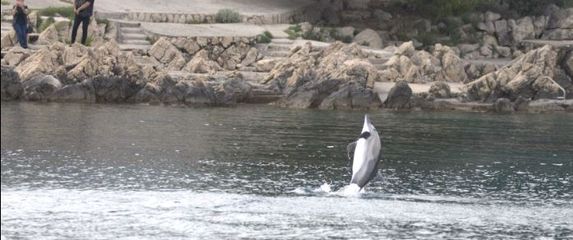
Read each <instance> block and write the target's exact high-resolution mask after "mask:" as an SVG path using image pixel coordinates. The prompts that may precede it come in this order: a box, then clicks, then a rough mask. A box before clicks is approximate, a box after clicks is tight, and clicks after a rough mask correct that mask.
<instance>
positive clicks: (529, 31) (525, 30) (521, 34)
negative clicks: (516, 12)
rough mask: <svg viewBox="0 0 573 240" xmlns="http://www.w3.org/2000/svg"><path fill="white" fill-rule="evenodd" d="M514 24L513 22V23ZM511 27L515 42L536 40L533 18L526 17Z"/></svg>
mask: <svg viewBox="0 0 573 240" xmlns="http://www.w3.org/2000/svg"><path fill="white" fill-rule="evenodd" d="M511 23H512V24H513V23H514V22H513V21H512V22H511ZM510 27H511V34H512V37H513V40H514V41H518V42H519V41H521V40H525V39H535V26H534V25H533V19H532V18H531V17H524V18H521V19H519V20H517V21H516V22H515V25H513V26H510Z"/></svg>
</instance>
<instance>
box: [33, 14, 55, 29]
mask: <svg viewBox="0 0 573 240" xmlns="http://www.w3.org/2000/svg"><path fill="white" fill-rule="evenodd" d="M55 22H56V20H54V18H53V17H49V18H47V19H46V20H44V19H42V18H40V17H39V18H38V21H37V23H36V25H37V26H36V28H37V29H38V32H39V33H41V32H43V31H44V30H46V28H48V27H49V26H50V25H52V24H54V23H55Z"/></svg>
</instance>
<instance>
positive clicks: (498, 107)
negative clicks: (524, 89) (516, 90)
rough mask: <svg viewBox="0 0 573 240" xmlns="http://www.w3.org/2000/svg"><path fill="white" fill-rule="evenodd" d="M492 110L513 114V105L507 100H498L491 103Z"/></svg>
mask: <svg viewBox="0 0 573 240" xmlns="http://www.w3.org/2000/svg"><path fill="white" fill-rule="evenodd" d="M493 110H494V111H495V112H498V113H507V112H513V111H514V108H513V104H512V103H511V100H509V99H507V98H499V99H497V100H495V102H494V103H493Z"/></svg>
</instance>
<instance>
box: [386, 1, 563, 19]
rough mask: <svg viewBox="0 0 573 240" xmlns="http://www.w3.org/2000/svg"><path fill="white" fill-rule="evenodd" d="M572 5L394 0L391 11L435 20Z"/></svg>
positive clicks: (536, 12) (534, 12) (528, 12)
mask: <svg viewBox="0 0 573 240" xmlns="http://www.w3.org/2000/svg"><path fill="white" fill-rule="evenodd" d="M549 4H555V5H557V6H560V7H572V6H573V0H542V1H541V0H393V1H392V2H391V4H390V5H389V9H388V11H389V12H410V13H416V14H419V15H420V16H422V17H425V18H431V19H434V20H438V19H442V18H446V17H450V16H464V15H465V14H468V13H469V12H471V11H475V10H480V11H487V10H492V11H495V12H499V13H504V15H521V16H523V15H539V14H541V13H542V12H543V10H544V8H545V6H547V5H549Z"/></svg>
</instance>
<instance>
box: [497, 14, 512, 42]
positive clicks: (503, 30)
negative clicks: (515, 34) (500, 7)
mask: <svg viewBox="0 0 573 240" xmlns="http://www.w3.org/2000/svg"><path fill="white" fill-rule="evenodd" d="M495 33H496V35H497V40H498V42H499V44H501V45H504V46H509V45H511V43H512V41H511V33H510V32H509V27H508V23H507V21H506V20H498V21H495Z"/></svg>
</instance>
